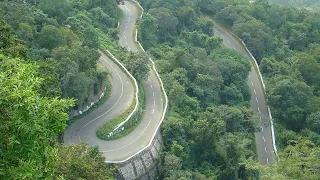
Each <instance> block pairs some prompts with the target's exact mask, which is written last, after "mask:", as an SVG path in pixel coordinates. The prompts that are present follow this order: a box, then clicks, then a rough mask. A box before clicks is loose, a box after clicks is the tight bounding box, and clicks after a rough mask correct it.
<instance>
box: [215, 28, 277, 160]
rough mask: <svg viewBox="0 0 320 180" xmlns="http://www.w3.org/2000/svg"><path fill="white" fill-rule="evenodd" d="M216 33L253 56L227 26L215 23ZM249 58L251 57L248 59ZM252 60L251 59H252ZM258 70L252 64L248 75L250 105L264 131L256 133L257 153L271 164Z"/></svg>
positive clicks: (263, 98) (261, 158)
mask: <svg viewBox="0 0 320 180" xmlns="http://www.w3.org/2000/svg"><path fill="white" fill-rule="evenodd" d="M214 35H215V36H217V37H220V38H222V39H223V44H224V45H225V46H226V47H228V48H232V49H234V50H236V51H238V52H240V53H241V54H242V55H244V56H245V57H247V58H251V57H250V55H249V54H248V52H247V51H246V50H245V48H244V47H243V45H242V44H241V42H239V41H238V40H237V39H236V38H235V37H233V35H232V34H231V33H229V32H228V30H226V29H225V28H223V27H221V26H219V25H218V24H216V23H215V26H214ZM248 60H249V59H248ZM250 62H251V61H250ZM259 79H260V78H259V76H258V72H256V70H255V69H254V67H253V65H252V66H251V71H250V73H249V77H248V85H249V88H250V92H251V100H250V105H251V108H252V110H253V111H254V112H255V113H257V114H258V115H259V120H260V122H259V126H260V127H261V129H262V131H261V132H257V133H255V137H256V144H257V153H258V158H259V161H260V163H261V164H271V162H272V161H274V152H273V146H272V136H271V129H270V124H269V123H270V121H269V114H268V109H267V105H266V101H265V97H264V92H263V87H262V85H261V83H260V80H259Z"/></svg>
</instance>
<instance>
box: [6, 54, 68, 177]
mask: <svg viewBox="0 0 320 180" xmlns="http://www.w3.org/2000/svg"><path fill="white" fill-rule="evenodd" d="M0 67H1V71H0V77H1V78H0V81H1V85H2V87H4V88H2V89H1V90H0V91H1V92H0V102H1V103H0V106H1V107H0V114H1V117H0V119H1V122H2V125H1V126H0V128H1V131H0V132H1V136H0V137H1V142H2V143H1V145H0V151H1V153H0V154H1V155H0V156H1V163H0V164H1V168H0V170H1V172H0V176H1V177H2V178H1V179H23V178H29V179H39V178H46V177H51V176H52V173H53V172H54V170H53V164H54V161H55V156H54V154H53V153H54V147H53V145H54V143H55V141H56V136H57V134H59V133H61V132H62V131H63V130H64V128H65V127H66V120H67V119H68V115H67V113H65V112H66V110H67V109H68V108H69V107H71V106H72V104H73V100H68V99H58V98H46V97H41V96H40V94H39V92H38V91H39V88H40V87H41V82H42V81H43V79H41V78H38V77H37V68H38V67H37V65H35V64H34V63H25V62H23V61H21V60H18V59H5V60H4V61H2V63H1V66H0Z"/></svg>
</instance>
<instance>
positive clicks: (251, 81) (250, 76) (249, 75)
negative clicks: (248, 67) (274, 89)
mask: <svg viewBox="0 0 320 180" xmlns="http://www.w3.org/2000/svg"><path fill="white" fill-rule="evenodd" d="M249 78H251V75H250V74H249ZM251 82H252V81H251Z"/></svg>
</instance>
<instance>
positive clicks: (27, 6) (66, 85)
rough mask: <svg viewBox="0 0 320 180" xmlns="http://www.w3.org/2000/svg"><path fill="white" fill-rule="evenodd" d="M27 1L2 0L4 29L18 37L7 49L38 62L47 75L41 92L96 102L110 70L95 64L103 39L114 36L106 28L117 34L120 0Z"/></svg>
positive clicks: (0, 15)
mask: <svg viewBox="0 0 320 180" xmlns="http://www.w3.org/2000/svg"><path fill="white" fill-rule="evenodd" d="M23 2H24V1H19V0H13V1H7V0H6V1H2V2H0V18H1V22H0V24H1V28H2V31H3V32H4V33H6V34H9V35H10V36H15V37H16V38H15V39H16V40H15V41H16V43H17V46H16V47H15V48H7V49H2V53H4V54H8V55H11V56H13V57H23V58H25V59H28V60H29V59H31V60H33V61H37V62H38V64H39V66H40V68H39V71H40V73H39V76H40V77H42V78H45V79H46V81H45V82H44V83H43V84H42V88H41V90H42V92H41V93H42V95H44V96H49V97H56V96H61V97H69V98H74V99H76V102H75V108H78V107H81V106H83V105H87V104H86V103H88V102H92V99H90V98H91V97H92V95H94V94H96V93H97V92H98V91H99V90H100V88H101V86H102V84H103V82H104V81H105V79H106V74H105V73H104V72H101V71H99V70H97V68H96V62H97V60H98V58H99V57H100V55H99V53H98V52H97V48H98V47H99V46H100V41H106V40H108V41H111V38H112V37H109V38H108V36H101V34H108V35H109V36H115V34H116V32H117V30H116V29H115V28H116V26H117V23H118V20H119V19H120V18H121V11H120V10H119V8H118V7H117V2H116V1H114V0H110V1H99V0H97V1H76V0H73V1H67V0H41V1H37V0H34V1H31V0H30V1H25V2H26V3H23ZM4 36H5V34H4ZM3 38H6V37H3ZM12 38H13V37H12ZM18 39H19V40H18ZM3 42H5V41H3ZM115 44H116V43H115ZM2 46H7V44H3V45H2Z"/></svg>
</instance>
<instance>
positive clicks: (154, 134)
mask: <svg viewBox="0 0 320 180" xmlns="http://www.w3.org/2000/svg"><path fill="white" fill-rule="evenodd" d="M131 1H132V2H134V3H136V4H137V5H138V6H139V7H140V8H141V15H140V19H141V18H142V15H143V8H142V6H141V5H140V4H139V2H137V1H134V0H131ZM137 36H138V30H136V36H135V41H136V42H137V43H138V44H139V46H140V48H141V50H142V51H143V52H145V50H144V48H143V47H142V45H141V43H140V42H139V41H138V39H137ZM108 52H109V51H108ZM110 55H112V54H111V53H110ZM112 56H113V55H112ZM113 57H114V56H113ZM149 60H150V61H151V63H152V69H153V71H154V72H155V73H156V75H157V78H158V80H159V82H160V85H161V90H162V92H163V95H164V97H165V105H164V110H163V113H162V116H161V120H160V122H159V124H158V126H157V129H156V130H155V131H154V133H153V135H152V137H151V139H150V142H149V143H148V145H147V146H145V147H144V148H142V149H141V150H139V151H138V152H136V153H135V154H133V155H131V156H130V157H128V158H126V159H125V160H122V161H106V163H124V162H126V161H128V160H129V159H131V158H132V157H134V156H136V155H138V154H139V153H141V152H142V151H144V150H146V149H147V148H149V147H150V146H151V145H152V142H153V140H154V138H155V136H156V135H157V133H158V131H159V129H160V126H161V124H162V122H163V120H164V118H165V116H166V113H167V110H168V96H167V94H166V91H165V89H164V85H163V82H162V80H161V78H160V75H159V73H158V71H157V69H156V67H155V63H154V61H153V60H152V59H151V58H150V57H149ZM120 64H121V63H120ZM121 66H122V65H121Z"/></svg>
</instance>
